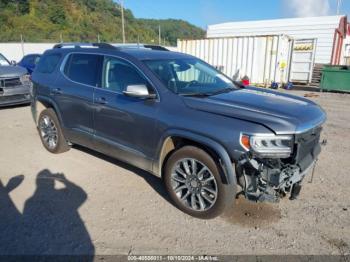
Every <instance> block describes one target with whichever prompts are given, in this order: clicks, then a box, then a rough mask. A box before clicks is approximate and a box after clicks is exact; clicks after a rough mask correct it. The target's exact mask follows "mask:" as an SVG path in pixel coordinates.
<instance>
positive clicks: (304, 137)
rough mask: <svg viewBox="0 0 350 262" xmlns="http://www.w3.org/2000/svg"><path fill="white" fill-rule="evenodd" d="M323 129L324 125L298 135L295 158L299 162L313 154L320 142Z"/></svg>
mask: <svg viewBox="0 0 350 262" xmlns="http://www.w3.org/2000/svg"><path fill="white" fill-rule="evenodd" d="M321 130H322V127H317V128H314V129H312V130H309V131H307V132H305V133H302V134H299V135H297V136H296V142H297V144H298V146H297V154H296V159H295V160H296V162H297V163H299V162H300V161H302V160H303V159H304V158H305V157H307V156H308V155H309V154H312V152H313V150H314V148H315V147H316V146H317V145H318V144H319V141H320V134H321Z"/></svg>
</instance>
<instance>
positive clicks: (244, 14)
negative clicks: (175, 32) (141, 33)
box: [115, 0, 350, 29]
mask: <svg viewBox="0 0 350 262" xmlns="http://www.w3.org/2000/svg"><path fill="white" fill-rule="evenodd" d="M119 1H120V0H115V2H119ZM124 5H125V7H126V8H129V9H131V10H132V12H133V14H134V15H135V17H137V18H155V19H167V18H176V19H183V20H186V21H189V22H190V23H192V24H195V25H197V26H200V27H202V28H203V29H206V27H207V25H210V24H215V23H222V22H228V21H243V20H261V19H275V18H287V17H305V16H323V15H335V14H336V13H337V11H336V10H337V0H124ZM340 14H347V15H348V16H349V15H350V0H342V4H341V9H340ZM349 20H350V17H349Z"/></svg>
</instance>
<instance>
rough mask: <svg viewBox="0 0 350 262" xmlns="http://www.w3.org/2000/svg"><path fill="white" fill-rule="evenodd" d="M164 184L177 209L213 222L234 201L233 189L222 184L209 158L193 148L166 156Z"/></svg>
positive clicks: (215, 167) (188, 147) (216, 167)
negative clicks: (210, 219)
mask: <svg viewBox="0 0 350 262" xmlns="http://www.w3.org/2000/svg"><path fill="white" fill-rule="evenodd" d="M164 183H165V187H166V189H167V191H168V193H169V195H170V197H171V199H172V200H173V201H174V203H175V204H176V205H177V207H178V208H179V209H181V210H182V211H184V212H185V213H187V214H189V215H191V216H195V217H198V218H203V219H209V218H214V217H216V216H218V215H220V214H221V213H222V212H223V211H224V210H225V208H226V207H227V206H229V205H231V204H232V203H233V200H234V187H233V186H232V185H227V184H223V183H222V181H221V176H220V168H218V165H217V164H216V163H215V161H214V160H213V158H212V157H211V156H210V155H209V154H207V153H206V152H205V151H204V150H202V149H200V148H197V147H194V146H185V147H182V148H180V149H179V150H177V151H176V152H174V153H173V154H172V155H171V156H170V158H169V159H168V161H167V163H166V164H165V173H164Z"/></svg>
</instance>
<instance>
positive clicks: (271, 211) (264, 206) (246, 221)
mask: <svg viewBox="0 0 350 262" xmlns="http://www.w3.org/2000/svg"><path fill="white" fill-rule="evenodd" d="M222 218H223V219H224V220H225V221H227V222H229V223H231V224H237V225H242V226H245V227H251V228H255V229H258V228H259V227H265V226H268V225H271V224H273V223H276V222H277V221H279V220H280V218H281V211H280V210H279V209H278V206H277V205H276V204H270V203H255V202H252V201H248V200H246V199H245V198H244V197H242V196H241V197H239V198H238V199H236V200H235V204H234V206H233V207H232V208H231V209H229V210H228V211H226V212H225V213H224V214H223V216H222Z"/></svg>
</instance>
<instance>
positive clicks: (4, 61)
mask: <svg viewBox="0 0 350 262" xmlns="http://www.w3.org/2000/svg"><path fill="white" fill-rule="evenodd" d="M8 65H10V62H9V61H8V60H7V59H6V58H5V57H4V56H3V55H2V54H0V66H8Z"/></svg>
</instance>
